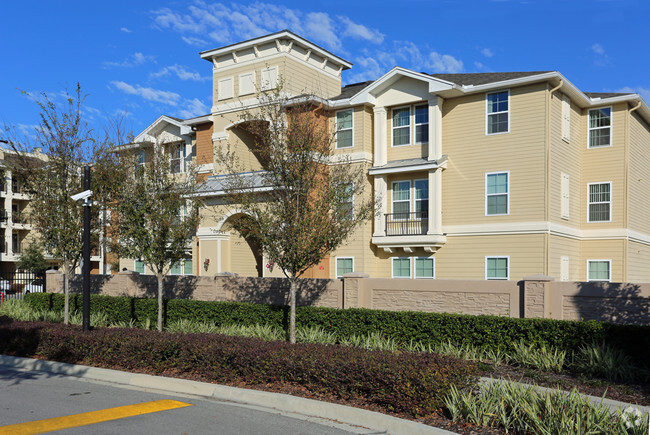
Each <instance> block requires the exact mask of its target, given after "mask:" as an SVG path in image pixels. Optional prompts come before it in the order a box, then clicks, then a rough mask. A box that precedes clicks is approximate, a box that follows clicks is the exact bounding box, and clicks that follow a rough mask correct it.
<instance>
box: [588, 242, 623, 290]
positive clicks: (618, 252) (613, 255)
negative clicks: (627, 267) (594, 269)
mask: <svg viewBox="0 0 650 435" xmlns="http://www.w3.org/2000/svg"><path fill="white" fill-rule="evenodd" d="M626 245H627V242H626V241H625V240H585V241H583V242H582V246H581V248H582V249H581V257H582V261H580V263H579V264H580V280H582V281H587V260H612V265H611V267H612V270H611V275H612V282H623V281H625V278H624V275H625V273H624V266H623V261H624V258H625V253H626V251H627V249H626Z"/></svg>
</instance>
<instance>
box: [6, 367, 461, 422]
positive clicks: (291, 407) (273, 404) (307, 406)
mask: <svg viewBox="0 0 650 435" xmlns="http://www.w3.org/2000/svg"><path fill="white" fill-rule="evenodd" d="M0 366H4V367H10V368H15V369H23V370H32V371H39V372H45V373H50V374H55V375H63V376H72V377H77V378H81V379H86V380H94V381H101V382H109V383H114V384H119V385H126V386H130V387H136V388H142V389H146V390H156V391H159V392H165V393H172V394H174V393H178V394H187V395H192V396H198V397H206V398H211V399H217V400H222V401H228V402H234V403H238V404H244V405H253V406H258V407H261V408H267V409H269V408H270V409H274V410H277V411H281V412H288V413H294V414H301V415H303V416H309V417H318V418H322V419H326V420H333V421H339V422H342V423H345V424H348V425H351V426H361V427H363V428H367V429H371V430H372V431H374V432H373V433H389V434H414V435H419V434H422V435H425V434H438V435H444V434H453V432H449V431H446V430H444V429H439V428H435V427H431V426H427V425H425V424H421V423H417V422H414V421H410V420H404V419H400V418H397V417H392V416H389V415H385V414H381V413H378V412H373V411H367V410H365V409H359V408H353V407H349V406H343V405H338V404H335V403H329V402H319V401H317V400H312V399H305V398H301V397H294V396H290V395H288V394H277V393H270V392H266V391H257V390H247V389H244V388H235V387H227V386H223V385H216V384H209V383H205V382H196V381H189V380H185V379H176V378H166V377H162V376H152V375H144V374H139V373H128V372H121V371H117V370H109V369H102V368H97V367H89V366H82V365H76V364H67V363H59V362H53V361H43V360H37V359H31V358H20V357H13V356H7V355H0Z"/></svg>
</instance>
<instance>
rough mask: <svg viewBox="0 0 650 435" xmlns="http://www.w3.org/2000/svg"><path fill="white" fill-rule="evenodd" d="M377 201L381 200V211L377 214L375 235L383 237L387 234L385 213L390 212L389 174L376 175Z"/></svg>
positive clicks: (373, 234)
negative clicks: (388, 199)
mask: <svg viewBox="0 0 650 435" xmlns="http://www.w3.org/2000/svg"><path fill="white" fill-rule="evenodd" d="M374 187H375V202H379V213H378V214H376V215H375V231H374V232H373V233H372V236H373V237H383V236H385V235H386V228H384V225H385V219H386V218H385V216H384V215H385V214H386V213H388V204H387V198H388V176H387V175H385V174H384V175H375V186H374Z"/></svg>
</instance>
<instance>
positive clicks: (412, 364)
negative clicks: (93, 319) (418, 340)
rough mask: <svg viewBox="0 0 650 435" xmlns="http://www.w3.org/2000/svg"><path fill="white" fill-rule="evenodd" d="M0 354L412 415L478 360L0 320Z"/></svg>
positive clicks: (467, 377) (468, 375)
mask: <svg viewBox="0 0 650 435" xmlns="http://www.w3.org/2000/svg"><path fill="white" fill-rule="evenodd" d="M0 337H2V340H0V351H1V352H3V353H10V354H14V355H20V356H34V355H38V356H40V357H43V358H47V359H50V360H54V361H61V362H67V363H84V364H91V365H98V366H104V367H117V368H123V369H127V370H135V371H138V370H141V371H149V370H151V369H153V370H154V371H155V372H156V373H159V374H177V373H183V374H186V375H188V376H189V377H191V378H199V379H203V380H206V381H210V382H217V383H222V384H240V383H241V382H244V383H246V384H249V385H262V384H264V385H267V384H275V385H279V384H283V383H289V384H293V385H298V386H302V387H305V388H307V389H308V390H310V391H312V392H313V393H315V394H329V395H334V396H336V397H339V398H341V399H355V400H358V399H361V400H363V401H366V402H367V403H371V404H375V405H379V406H381V407H382V408H383V409H385V410H389V411H395V412H403V413H407V414H409V415H412V416H414V417H418V416H423V415H427V414H430V413H432V412H434V411H435V410H436V409H438V408H440V407H441V406H442V405H443V398H444V396H445V394H446V393H447V392H448V391H449V389H450V388H451V387H452V386H455V387H456V388H458V389H460V390H464V389H467V388H472V387H474V386H475V385H476V380H477V368H476V365H475V364H473V363H470V362H466V361H460V360H457V359H455V358H452V357H446V356H440V355H436V354H426V353H423V354H412V353H393V352H382V351H366V350H363V349H358V348H346V347H341V346H332V345H319V344H296V345H290V344H288V343H285V342H281V341H263V340H260V339H256V338H247V337H228V336H223V335H214V334H180V333H165V334H161V333H158V332H157V331H145V330H138V329H117V328H105V329H95V330H93V331H91V332H90V333H83V332H82V331H81V328H79V327H77V326H68V327H66V326H64V325H61V324H48V323H39V322H32V323H25V322H19V321H9V320H8V319H6V318H4V320H3V321H1V322H0Z"/></svg>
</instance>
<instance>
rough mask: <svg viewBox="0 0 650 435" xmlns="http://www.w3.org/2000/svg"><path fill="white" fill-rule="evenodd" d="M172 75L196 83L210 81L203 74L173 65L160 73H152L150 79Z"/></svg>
mask: <svg viewBox="0 0 650 435" xmlns="http://www.w3.org/2000/svg"><path fill="white" fill-rule="evenodd" d="M170 74H175V75H176V77H178V78H179V79H181V80H191V81H195V82H205V81H208V80H210V77H203V76H201V74H199V73H197V72H194V71H188V70H187V69H185V67H184V66H182V65H171V66H167V67H165V68H163V69H161V70H160V71H158V72H155V73H151V74H150V77H152V78H160V77H166V76H168V75H170Z"/></svg>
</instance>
